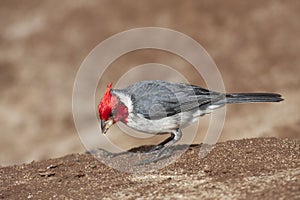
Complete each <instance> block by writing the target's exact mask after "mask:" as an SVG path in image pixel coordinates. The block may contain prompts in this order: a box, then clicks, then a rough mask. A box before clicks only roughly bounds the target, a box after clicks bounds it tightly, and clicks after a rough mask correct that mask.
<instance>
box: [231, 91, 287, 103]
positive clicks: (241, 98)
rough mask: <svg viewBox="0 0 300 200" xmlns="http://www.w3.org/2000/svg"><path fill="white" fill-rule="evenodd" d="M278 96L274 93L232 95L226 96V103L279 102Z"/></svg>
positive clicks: (281, 99)
mask: <svg viewBox="0 0 300 200" xmlns="http://www.w3.org/2000/svg"><path fill="white" fill-rule="evenodd" d="M280 101H283V98H281V95H280V94H274V93H233V94H226V103H251V102H280Z"/></svg>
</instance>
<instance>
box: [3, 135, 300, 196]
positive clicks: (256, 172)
mask: <svg viewBox="0 0 300 200" xmlns="http://www.w3.org/2000/svg"><path fill="white" fill-rule="evenodd" d="M135 150H136V149H135ZM198 153H199V146H192V147H190V148H189V149H188V151H186V152H185V153H184V154H183V155H182V156H181V157H180V159H178V160H177V161H175V162H174V163H172V164H171V165H169V166H167V167H165V168H163V169H161V170H158V171H152V172H147V173H140V174H138V173H136V174H131V173H124V172H120V171H117V170H114V169H112V168H109V167H107V166H106V165H104V164H102V163H101V162H99V161H97V160H96V159H95V158H94V157H93V156H92V155H89V154H72V155H67V156H65V157H62V158H58V159H50V160H45V161H40V162H32V163H30V164H23V165H19V166H10V167H3V168H1V169H0V177H1V178H0V181H1V184H0V198H2V199H65V198H67V199H101V198H104V197H107V198H113V199H136V198H139V197H140V198H141V197H143V198H144V197H146V198H147V199H158V198H159V199H162V198H169V199H177V198H180V199H299V198H300V142H299V140H292V139H276V138H260V139H244V140H235V141H228V142H224V143H218V144H217V145H216V147H215V148H214V149H213V150H212V151H211V153H210V154H209V155H208V156H207V157H205V158H203V159H200V158H199V156H198ZM129 155H130V153H125V154H119V155H117V156H115V157H121V158H123V159H124V158H128V156H129ZM114 160H115V161H116V162H117V161H120V160H122V159H114ZM159 162H162V161H159ZM157 164H159V163H157Z"/></svg>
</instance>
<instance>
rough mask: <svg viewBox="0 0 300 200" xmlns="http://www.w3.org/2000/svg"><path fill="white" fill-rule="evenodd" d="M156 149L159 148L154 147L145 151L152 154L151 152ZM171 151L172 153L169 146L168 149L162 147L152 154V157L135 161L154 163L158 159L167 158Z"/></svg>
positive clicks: (139, 163)
mask: <svg viewBox="0 0 300 200" xmlns="http://www.w3.org/2000/svg"><path fill="white" fill-rule="evenodd" d="M161 148H162V147H161ZM161 148H160V149H161ZM157 150H159V149H155V150H153V151H152V152H147V153H148V154H152V153H153V152H155V151H157ZM172 153H173V151H172V150H171V149H169V148H168V149H162V150H161V151H159V152H158V153H157V154H155V155H153V156H152V157H150V158H148V159H145V160H141V161H139V162H138V163H137V165H146V164H150V163H156V162H158V161H160V160H163V159H166V158H169V157H170V156H172Z"/></svg>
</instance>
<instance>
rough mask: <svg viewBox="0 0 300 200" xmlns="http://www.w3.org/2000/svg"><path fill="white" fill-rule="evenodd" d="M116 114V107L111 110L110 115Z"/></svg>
mask: <svg viewBox="0 0 300 200" xmlns="http://www.w3.org/2000/svg"><path fill="white" fill-rule="evenodd" d="M115 114H116V109H113V110H112V111H111V112H110V114H109V117H112V116H114V115H115Z"/></svg>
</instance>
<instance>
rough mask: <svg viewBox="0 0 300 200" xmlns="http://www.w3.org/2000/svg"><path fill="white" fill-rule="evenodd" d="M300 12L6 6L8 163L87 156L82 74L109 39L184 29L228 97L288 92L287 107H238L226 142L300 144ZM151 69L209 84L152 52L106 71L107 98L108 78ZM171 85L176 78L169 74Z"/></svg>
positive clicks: (224, 6) (11, 0)
mask: <svg viewBox="0 0 300 200" xmlns="http://www.w3.org/2000/svg"><path fill="white" fill-rule="evenodd" d="M299 10H300V1H297V0H295V1H292V0H291V1H277V0H265V1H259V0H253V1H226V2H225V1H215V0H205V1H196V0H195V1H191V0H187V1H179V0H178V1H176V0H165V1H158V0H153V1H144V0H141V1H120V0H119V1H109V0H101V1H95V0H89V1H85V0H76V1H72V0H62V1H59V2H58V1H50V0H45V1H39V0H31V1H15V0H2V1H1V2H0V27H1V31H0V91H1V98H0V124H1V131H0V165H1V166H6V165H11V164H19V163H23V162H31V161H32V160H42V159H46V158H53V157H59V156H62V155H65V154H69V153H75V152H84V151H85V149H84V147H83V146H82V144H81V141H80V139H79V137H78V134H77V132H76V129H75V126H74V122H73V117H72V88H73V83H74V80H75V76H76V73H77V70H78V69H79V66H80V64H81V63H82V62H83V60H84V59H85V57H86V56H87V55H88V53H89V52H90V51H91V50H92V49H93V48H94V47H95V46H96V45H97V44H99V43H100V42H101V41H103V40H105V39H107V38H108V37H110V36H112V35H113V34H116V33H119V32H121V31H125V30H128V29H131V28H136V27H146V26H157V27H165V28H170V29H174V30H177V31H180V32H182V33H184V34H186V35H189V36H191V37H192V38H193V39H195V40H196V41H198V42H199V43H200V44H201V45H202V46H203V47H204V48H205V49H206V50H207V52H208V53H209V54H210V56H211V57H212V58H213V60H214V61H215V63H216V64H217V66H218V69H219V70H220V73H221V74H222V77H223V80H224V83H225V87H226V91H227V92H277V93H281V94H283V96H284V98H285V101H284V102H281V103H278V104H251V105H234V106H228V107H227V116H226V122H225V126H224V129H223V132H222V135H221V138H220V140H219V141H225V140H232V139H240V138H251V137H270V136H274V137H289V138H296V139H299V138H300V135H299V130H300V115H299V113H300V108H299V99H300V93H299V87H300V58H299V52H300V39H299V35H300V21H299V19H300V12H299ZM149 62H157V63H162V64H165V65H169V66H173V67H175V68H176V69H177V70H179V71H181V72H183V73H184V74H185V75H186V76H188V77H189V81H190V82H191V83H193V84H197V85H202V86H205V85H203V81H202V80H201V78H199V77H197V76H195V75H194V74H195V73H194V72H193V71H192V70H189V69H191V67H188V65H189V64H188V63H187V62H186V61H184V60H183V59H181V58H179V57H178V56H176V55H172V54H168V53H166V52H160V51H153V50H152V51H151V50H143V51H137V52H133V53H130V54H128V55H125V56H122V57H121V58H120V59H118V60H116V61H115V62H114V63H113V64H112V69H114V70H108V71H107V72H106V73H105V80H101V81H100V83H99V91H98V93H99V94H97V97H99V98H100V96H101V93H102V91H103V90H104V88H105V87H106V85H107V82H108V81H116V80H117V79H118V77H120V76H121V75H122V73H125V72H126V71H127V70H128V69H130V68H132V67H134V66H136V65H141V64H145V63H149ZM114 66H115V67H114ZM116 66H117V67H116ZM117 69H119V70H117ZM166 79H167V80H173V79H174V77H170V75H169V74H168V75H166ZM205 120H206V121H207V119H204V121H205ZM113 130H115V131H116V133H114V134H112V133H113V131H112V132H111V134H110V135H109V136H108V137H110V139H111V140H112V141H114V143H118V141H123V142H122V147H124V148H131V147H133V146H138V145H140V144H149V143H151V142H156V141H160V140H161V138H154V139H153V140H151V141H150V142H149V141H143V143H137V141H135V140H130V138H128V137H127V136H124V134H122V133H121V132H120V131H119V130H116V129H113ZM203 134H205V124H204V128H203V129H199V136H197V138H196V139H195V141H194V142H195V143H200V142H201V138H202V137H203ZM123 136H124V137H125V138H126V140H124V139H122V137H123ZM158 137H161V136H158ZM124 141H126V142H124Z"/></svg>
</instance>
